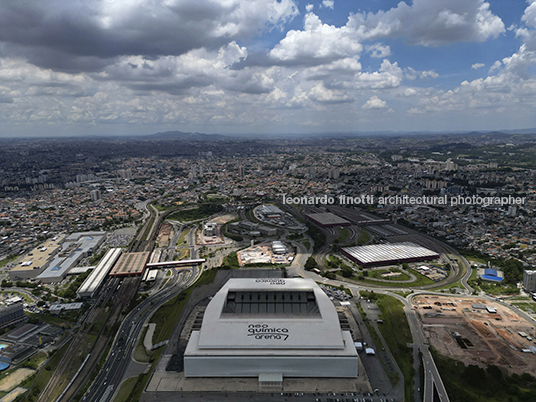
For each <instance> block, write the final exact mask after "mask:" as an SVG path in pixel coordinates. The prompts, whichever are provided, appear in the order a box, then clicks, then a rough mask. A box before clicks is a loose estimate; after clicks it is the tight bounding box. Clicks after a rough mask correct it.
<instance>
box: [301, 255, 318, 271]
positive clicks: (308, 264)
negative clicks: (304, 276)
mask: <svg viewBox="0 0 536 402" xmlns="http://www.w3.org/2000/svg"><path fill="white" fill-rule="evenodd" d="M303 267H304V268H305V270H307V271H311V270H312V269H313V268H317V267H318V266H317V264H316V261H315V259H314V258H313V257H309V258H307V261H306V262H305V265H304V266H303Z"/></svg>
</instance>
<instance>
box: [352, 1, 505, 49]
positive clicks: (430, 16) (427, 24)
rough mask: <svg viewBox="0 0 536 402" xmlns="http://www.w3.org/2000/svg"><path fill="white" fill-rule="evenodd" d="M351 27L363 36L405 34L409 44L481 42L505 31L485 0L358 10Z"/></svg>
mask: <svg viewBox="0 0 536 402" xmlns="http://www.w3.org/2000/svg"><path fill="white" fill-rule="evenodd" d="M348 26H349V27H352V28H353V29H355V30H356V32H358V33H359V36H360V37H361V38H364V39H371V40H377V39H381V38H384V37H403V38H405V39H406V40H408V41H409V42H410V43H414V44H419V45H424V46H435V45H442V44H448V43H455V42H469V41H478V42H482V41H485V40H487V39H489V38H492V37H493V38H496V37H497V36H498V35H500V34H501V33H503V32H505V27H504V23H503V22H502V20H501V19H500V18H499V17H498V16H496V15H494V14H493V13H492V12H491V11H490V10H489V3H487V2H486V1H484V0H451V1H448V2H445V1H428V0H414V1H413V4H412V5H411V6H409V5H408V4H407V3H405V2H400V3H399V4H398V5H397V6H396V7H395V8H391V9H390V10H388V11H379V12H377V13H376V14H373V13H368V14H365V13H357V14H354V15H352V16H351V17H350V19H349V22H348Z"/></svg>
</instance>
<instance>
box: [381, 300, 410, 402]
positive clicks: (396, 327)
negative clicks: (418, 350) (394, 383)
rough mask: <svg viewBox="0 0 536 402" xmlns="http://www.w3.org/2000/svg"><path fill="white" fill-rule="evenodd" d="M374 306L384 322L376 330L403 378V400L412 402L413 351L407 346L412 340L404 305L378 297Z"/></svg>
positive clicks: (397, 301)
mask: <svg viewBox="0 0 536 402" xmlns="http://www.w3.org/2000/svg"><path fill="white" fill-rule="evenodd" d="M376 304H377V305H378V307H379V308H380V310H381V312H382V317H381V318H382V319H383V322H384V323H383V324H382V325H379V326H378V328H379V329H380V331H381V333H382V336H383V339H384V340H385V342H386V343H387V346H388V347H389V350H390V351H391V353H392V354H393V356H394V358H395V360H396V363H397V364H398V367H399V368H400V370H401V371H402V375H403V376H404V400H406V401H413V400H414V398H413V393H414V391H415V390H414V389H413V377H414V375H415V370H414V368H413V351H412V349H410V348H408V346H407V344H408V343H411V342H413V338H412V336H411V330H410V328H409V325H408V320H407V318H406V314H405V313H404V305H403V304H402V302H400V301H399V300H397V299H395V298H394V297H392V296H387V295H378V298H377V300H376Z"/></svg>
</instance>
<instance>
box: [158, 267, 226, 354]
mask: <svg viewBox="0 0 536 402" xmlns="http://www.w3.org/2000/svg"><path fill="white" fill-rule="evenodd" d="M216 272H217V270H215V269H211V270H209V271H205V272H203V274H202V275H201V277H200V278H199V279H198V280H197V282H196V283H195V284H194V285H193V286H191V287H190V288H188V289H187V290H185V291H184V292H181V293H180V294H178V295H177V296H176V297H174V298H173V299H172V300H170V301H169V302H167V303H165V304H164V305H162V306H161V307H160V308H159V309H158V310H157V311H156V312H155V313H154V314H153V316H152V317H151V320H150V322H154V323H155V324H156V329H155V331H154V336H153V343H155V344H156V343H158V342H162V341H163V340H166V339H169V337H170V336H171V334H172V333H173V330H174V329H175V325H176V324H177V321H179V318H180V316H181V314H182V310H184V307H185V306H186V303H187V302H188V299H189V297H190V294H191V293H192V290H193V289H194V288H196V287H198V286H202V285H205V284H208V283H212V282H213V281H214V278H215V277H216Z"/></svg>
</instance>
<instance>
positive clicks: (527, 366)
mask: <svg viewBox="0 0 536 402" xmlns="http://www.w3.org/2000/svg"><path fill="white" fill-rule="evenodd" d="M413 303H414V309H415V312H416V313H417V315H418V317H419V319H420V321H421V322H422V327H423V332H424V336H425V337H426V338H427V339H428V340H429V343H430V345H431V346H432V347H433V348H435V349H436V350H437V351H438V352H439V353H440V354H441V355H444V356H447V357H450V358H453V359H456V360H459V361H462V362H463V363H464V364H465V365H469V364H476V365H479V366H481V367H487V366H488V365H496V366H498V367H500V368H503V369H505V370H507V371H508V372H509V373H510V374H512V373H514V372H515V373H518V374H522V373H525V372H532V373H533V372H535V371H536V358H535V356H534V354H536V343H535V341H534V327H533V325H531V323H529V322H528V321H527V320H525V319H524V318H523V317H521V316H520V315H518V314H517V313H516V312H514V311H513V310H511V309H510V308H508V307H507V306H504V305H502V304H500V303H496V302H493V301H490V300H487V299H475V298H471V299H469V298H460V297H447V296H432V295H419V296H415V297H414V299H413Z"/></svg>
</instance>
